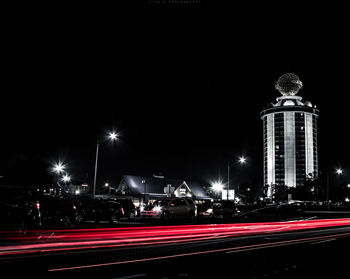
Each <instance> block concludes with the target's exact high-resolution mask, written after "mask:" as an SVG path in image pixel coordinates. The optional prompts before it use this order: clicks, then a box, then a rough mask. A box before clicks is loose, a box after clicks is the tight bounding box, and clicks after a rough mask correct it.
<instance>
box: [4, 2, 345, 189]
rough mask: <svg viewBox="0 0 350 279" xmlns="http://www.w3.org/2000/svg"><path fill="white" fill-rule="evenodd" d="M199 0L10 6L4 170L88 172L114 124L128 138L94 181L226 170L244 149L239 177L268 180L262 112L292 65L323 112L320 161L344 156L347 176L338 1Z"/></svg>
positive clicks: (108, 154) (204, 175)
mask: <svg viewBox="0 0 350 279" xmlns="http://www.w3.org/2000/svg"><path fill="white" fill-rule="evenodd" d="M200 2H201V3H200V4H196V5H192V6H191V5H189V4H188V5H186V4H182V5H180V4H178V5H173V6H170V4H169V5H167V4H162V5H160V4H159V5H156V4H152V3H151V2H149V1H145V2H144V3H143V4H139V5H136V4H134V5H125V6H124V5H120V6H117V7H108V6H104V7H93V6H78V7H72V6H70V7H63V6H60V7H29V8H30V9H29V10H28V9H27V8H28V7H14V8H13V7H11V8H8V10H7V11H6V13H7V20H5V21H6V24H5V31H6V32H5V34H4V38H3V39H4V40H3V43H2V44H3V46H4V47H5V49H6V50H5V51H3V52H2V60H3V63H2V68H3V74H2V85H3V86H2V95H1V111H0V117H1V119H0V121H1V138H0V141H1V142H0V154H1V157H0V172H2V173H0V175H4V176H5V178H6V172H8V170H9V169H10V168H11V167H13V166H16V164H17V162H18V161H21V160H22V161H23V162H28V164H29V165H30V166H35V164H32V163H31V162H34V161H38V160H41V161H44V162H46V163H49V162H54V161H57V160H58V159H60V160H62V161H64V162H65V163H68V170H69V172H70V173H71V175H72V177H73V178H76V179H81V180H84V181H86V180H87V181H88V182H89V183H91V178H92V174H93V166H94V159H95V157H94V156H95V148H96V140H97V138H98V137H103V136H104V135H105V134H106V131H109V130H113V129H116V130H117V131H119V132H120V135H121V138H120V140H119V141H118V142H117V143H115V144H111V143H108V142H107V141H106V142H104V144H102V145H101V148H100V160H99V164H100V165H99V173H98V177H99V179H98V183H99V184H102V182H103V181H105V180H108V181H110V182H111V183H112V184H117V183H118V182H119V176H120V175H121V174H135V175H137V174H140V175H152V174H154V173H159V172H162V173H163V174H164V175H165V176H166V177H169V178H184V179H186V178H188V179H198V180H201V181H203V182H210V181H211V180H214V179H217V178H218V177H219V176H221V177H222V178H223V179H225V178H226V169H227V163H228V162H229V161H230V160H231V161H232V160H233V161H234V160H235V158H236V157H237V156H239V155H241V154H245V155H246V156H248V158H249V159H248V160H249V163H248V165H247V166H246V167H245V169H244V172H243V173H242V174H241V175H240V178H239V180H240V181H244V180H245V181H250V182H251V183H253V184H259V185H260V184H261V183H262V167H263V165H262V156H263V154H262V146H263V145H262V122H261V120H260V116H259V113H260V111H261V110H262V109H263V108H264V107H265V106H266V105H267V104H268V103H269V102H274V101H275V99H276V98H277V97H279V96H280V94H279V92H278V91H276V90H275V89H274V85H275V83H276V81H277V79H278V77H279V76H280V75H282V74H283V73H285V72H293V73H295V74H297V75H298V76H299V78H300V79H301V80H302V82H303V84H304V87H303V89H302V90H301V91H300V92H299V95H301V96H302V97H303V99H304V100H310V101H311V102H312V103H313V104H316V105H317V107H318V108H319V109H320V112H321V117H320V119H319V123H320V128H319V146H320V160H321V168H322V169H323V170H324V169H326V168H329V169H332V168H334V167H338V166H342V167H343V168H344V170H345V171H347V173H346V174H347V175H348V177H349V173H350V164H349V159H348V158H349V156H348V155H349V154H350V152H349V139H348V137H349V136H348V130H349V112H348V106H349V104H348V101H347V100H346V97H347V95H348V94H349V92H348V91H349V85H348V84H349V67H348V65H349V60H350V59H349V53H350V52H349V49H350V48H349V43H348V42H347V37H348V35H347V34H348V30H347V29H346V26H348V22H347V19H346V17H345V15H344V14H343V12H341V11H342V10H343V9H342V7H337V8H333V7H329V6H327V7H326V6H317V7H313V9H310V10H309V9H307V8H306V7H305V8H302V9H301V8H300V7H282V6H280V7H276V9H275V10H268V11H266V10H267V9H266V10H265V9H264V10H263V9H261V8H262V7H257V6H253V7H239V6H221V5H218V4H216V5H213V4H209V3H208V2H205V1H200ZM28 168H29V169H30V167H28ZM22 170H23V168H22ZM32 171H33V172H35V171H34V167H32ZM87 174H88V175H89V176H88V178H86V175H87ZM231 175H232V176H235V169H234V170H233V172H232V174H231ZM17 176H18V175H17ZM22 176H23V175H22ZM17 178H18V177H17ZM89 179H90V180H89ZM236 180H238V178H237V179H236Z"/></svg>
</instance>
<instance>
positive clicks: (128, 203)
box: [116, 199, 137, 220]
mask: <svg viewBox="0 0 350 279" xmlns="http://www.w3.org/2000/svg"><path fill="white" fill-rule="evenodd" d="M116 201H117V202H119V203H120V204H121V205H122V207H123V209H124V216H125V217H128V218H129V219H130V220H133V219H135V217H136V215H137V210H136V206H135V205H134V203H133V202H132V200H129V199H117V200H116Z"/></svg>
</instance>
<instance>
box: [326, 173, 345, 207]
mask: <svg viewBox="0 0 350 279" xmlns="http://www.w3.org/2000/svg"><path fill="white" fill-rule="evenodd" d="M335 174H336V175H337V176H338V177H339V176H341V175H342V174H343V170H342V169H341V168H337V169H335ZM326 176H327V177H326V179H327V192H326V202H327V205H329V174H328V172H327V173H326Z"/></svg>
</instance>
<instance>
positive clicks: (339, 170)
mask: <svg viewBox="0 0 350 279" xmlns="http://www.w3.org/2000/svg"><path fill="white" fill-rule="evenodd" d="M335 172H336V173H337V174H338V175H340V174H343V170H342V169H341V168H339V169H336V170H335Z"/></svg>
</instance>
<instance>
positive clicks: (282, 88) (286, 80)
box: [275, 73, 303, 96]
mask: <svg viewBox="0 0 350 279" xmlns="http://www.w3.org/2000/svg"><path fill="white" fill-rule="evenodd" d="M302 87H303V83H302V82H301V81H300V79H299V77H298V76H297V75H295V74H292V73H286V74H283V75H282V76H280V78H279V79H278V81H277V82H276V85H275V88H276V89H277V90H278V91H279V92H280V93H281V94H282V95H284V96H294V95H296V94H297V93H298V91H299V90H300V89H301V88H302Z"/></svg>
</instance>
